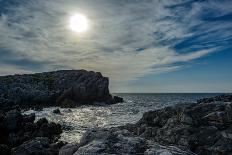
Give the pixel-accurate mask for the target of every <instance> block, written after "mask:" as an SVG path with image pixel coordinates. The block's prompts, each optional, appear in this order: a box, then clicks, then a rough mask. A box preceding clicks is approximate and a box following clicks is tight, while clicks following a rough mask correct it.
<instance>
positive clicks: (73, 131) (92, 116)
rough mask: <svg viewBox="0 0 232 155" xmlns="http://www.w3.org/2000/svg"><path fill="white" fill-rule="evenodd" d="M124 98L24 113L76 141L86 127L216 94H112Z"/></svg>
mask: <svg viewBox="0 0 232 155" xmlns="http://www.w3.org/2000/svg"><path fill="white" fill-rule="evenodd" d="M115 95H118V96H120V97H123V98H124V100H125V102H124V103H119V104H114V105H108V106H81V107H78V108H72V109H67V108H60V111H61V114H54V113H53V112H52V111H53V110H54V109H57V107H51V108H44V109H43V111H34V110H29V111H25V112H24V113H25V114H29V113H35V114H36V119H39V118H42V117H46V118H47V119H48V120H49V121H53V122H57V123H60V124H61V125H62V128H63V133H62V134H61V138H60V140H63V141H67V142H79V140H80V138H81V136H82V134H83V133H84V132H85V131H86V130H87V129H89V128H95V127H105V128H109V127H115V126H119V125H124V124H127V123H135V122H137V121H138V120H139V119H140V118H141V117H142V115H143V113H144V112H146V111H149V110H155V109H159V108H163V107H166V106H171V105H175V104H178V103H186V104H189V103H192V102H196V101H197V99H201V98H205V97H212V96H216V95H219V94H115Z"/></svg>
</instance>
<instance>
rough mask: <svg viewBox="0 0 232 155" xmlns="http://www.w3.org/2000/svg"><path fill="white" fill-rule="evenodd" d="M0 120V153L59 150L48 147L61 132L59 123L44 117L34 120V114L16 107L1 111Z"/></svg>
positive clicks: (31, 152) (53, 151)
mask: <svg viewBox="0 0 232 155" xmlns="http://www.w3.org/2000/svg"><path fill="white" fill-rule="evenodd" d="M0 120H1V121H0V131H1V132H0V154H4V155H5V154H6V155H7V154H15V155H27V154H28V155H30V154H56V152H58V151H59V148H57V149H56V150H55V149H53V148H50V147H49V144H52V143H55V142H56V141H57V140H58V138H59V135H60V134H61V133H62V130H61V126H60V125H59V124H56V123H53V122H48V121H47V119H46V118H42V119H39V120H38V121H37V122H35V114H30V115H23V114H21V112H20V110H18V109H13V110H10V111H1V112H0ZM48 152H50V153H48Z"/></svg>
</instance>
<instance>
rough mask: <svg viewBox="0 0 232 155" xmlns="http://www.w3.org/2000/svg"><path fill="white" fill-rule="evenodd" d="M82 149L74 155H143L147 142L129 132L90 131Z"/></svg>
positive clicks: (114, 130)
mask: <svg viewBox="0 0 232 155" xmlns="http://www.w3.org/2000/svg"><path fill="white" fill-rule="evenodd" d="M80 146H81V147H80V148H79V149H78V150H77V151H76V152H75V154H74V155H91V154H95V155H98V154H99V155H100V154H128V155H134V154H141V153H143V152H144V151H145V149H146V140H145V139H143V138H141V137H134V136H132V134H131V133H130V132H129V131H127V130H117V129H113V130H107V129H102V130H101V129H99V130H98V129H94V130H89V131H88V132H86V133H85V136H83V138H82V140H81V143H80Z"/></svg>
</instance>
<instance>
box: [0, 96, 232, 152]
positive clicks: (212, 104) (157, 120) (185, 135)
mask: <svg viewBox="0 0 232 155" xmlns="http://www.w3.org/2000/svg"><path fill="white" fill-rule="evenodd" d="M219 98H220V100H219ZM0 119H1V123H0V129H1V133H0V136H1V137H0V140H1V141H0V154H6V155H8V154H13V155H48V154H49V155H57V154H58V155H92V154H94V155H107V154H131V155H134V154H145V155H160V154H168V155H194V154H199V155H205V154H206V155H207V154H209V155H211V154H213V155H214V154H215V155H217V154H220V155H221V154H223V155H224V154H225V155H226V154H231V153H232V95H222V96H217V97H213V98H208V99H202V100H199V101H198V102H197V103H189V104H182V105H175V106H171V107H166V108H162V109H158V110H155V111H149V112H146V113H144V115H143V117H142V118H141V119H140V120H139V121H138V122H137V123H135V124H127V125H124V126H119V127H114V128H110V129H102V128H96V129H91V130H88V131H87V132H86V133H85V134H84V135H83V137H82V138H81V141H80V143H79V144H68V143H66V142H61V141H59V140H58V139H59V135H60V134H61V132H62V130H61V126H60V125H59V124H56V123H52V122H48V121H47V120H46V119H45V118H42V119H39V120H38V121H37V122H34V121H35V115H34V114H30V115H22V114H21V113H20V110H19V108H17V107H16V108H15V109H13V110H10V111H1V113H0Z"/></svg>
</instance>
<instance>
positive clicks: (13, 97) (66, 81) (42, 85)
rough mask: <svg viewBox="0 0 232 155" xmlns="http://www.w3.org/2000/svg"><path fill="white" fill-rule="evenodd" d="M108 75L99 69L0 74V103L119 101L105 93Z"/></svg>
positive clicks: (69, 103) (76, 103) (33, 104)
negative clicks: (93, 70)
mask: <svg viewBox="0 0 232 155" xmlns="http://www.w3.org/2000/svg"><path fill="white" fill-rule="evenodd" d="M108 86H109V79H108V78H107V77H103V76H102V75H101V73H99V72H92V71H89V72H88V71H85V70H61V71H54V72H45V73H37V74H26V75H9V76H1V77H0V106H4V105H10V104H19V105H21V106H22V105H27V106H29V107H32V106H36V105H38V106H50V105H52V106H54V105H59V106H63V107H74V106H78V105H81V104H92V103H94V102H105V103H107V104H112V103H117V102H122V101H123V100H122V98H119V97H112V95H110V93H109V89H108Z"/></svg>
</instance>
